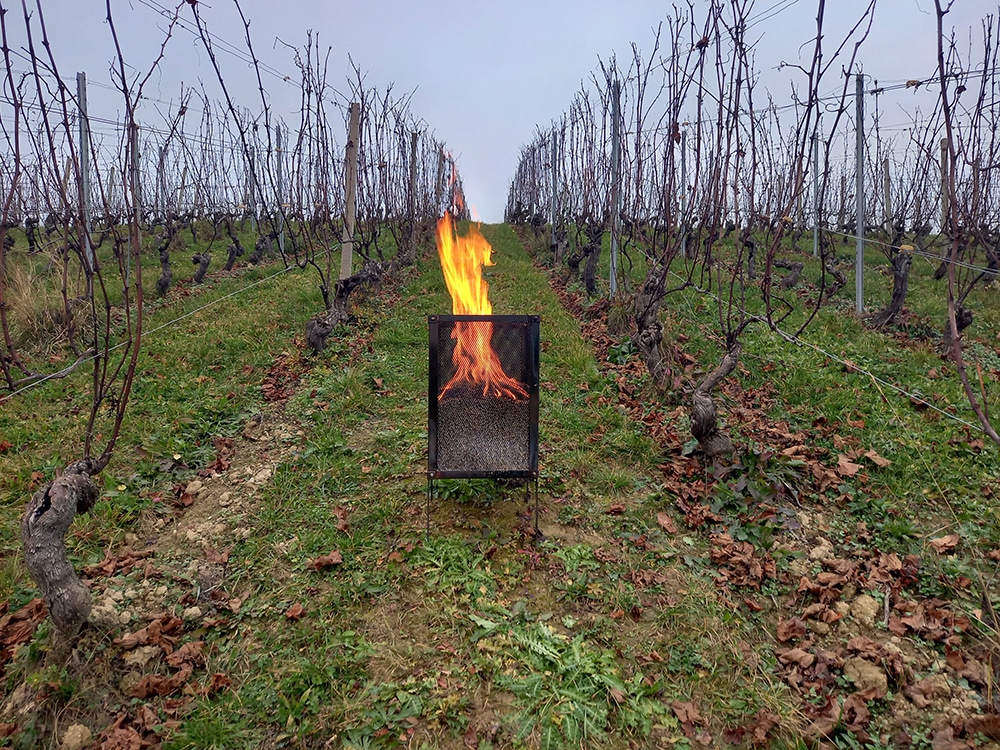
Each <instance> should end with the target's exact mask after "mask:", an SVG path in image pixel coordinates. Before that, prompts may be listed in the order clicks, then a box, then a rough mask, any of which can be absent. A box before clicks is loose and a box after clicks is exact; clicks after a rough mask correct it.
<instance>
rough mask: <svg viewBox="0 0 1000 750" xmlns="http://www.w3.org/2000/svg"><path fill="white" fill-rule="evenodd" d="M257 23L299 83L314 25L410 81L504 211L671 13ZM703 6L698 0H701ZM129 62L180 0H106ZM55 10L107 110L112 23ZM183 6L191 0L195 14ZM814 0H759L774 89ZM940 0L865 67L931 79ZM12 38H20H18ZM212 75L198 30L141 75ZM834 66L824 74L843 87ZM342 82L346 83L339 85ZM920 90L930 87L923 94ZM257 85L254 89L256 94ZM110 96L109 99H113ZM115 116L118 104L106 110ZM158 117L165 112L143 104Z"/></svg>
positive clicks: (610, 5) (383, 8)
mask: <svg viewBox="0 0 1000 750" xmlns="http://www.w3.org/2000/svg"><path fill="white" fill-rule="evenodd" d="M0 2H2V3H3V5H4V6H5V7H8V8H9V9H10V10H11V12H10V13H8V15H7V22H8V26H9V27H11V28H16V30H17V31H20V7H19V3H18V4H15V3H14V2H13V0H0ZM199 4H200V6H201V8H202V14H203V18H204V19H205V21H206V23H207V24H208V26H209V28H210V30H211V31H212V32H213V33H214V34H215V35H216V36H217V37H218V38H219V39H220V40H224V41H225V42H229V43H231V44H232V45H233V46H234V47H237V48H240V49H245V43H244V40H243V28H242V24H241V23H239V21H238V19H237V18H236V17H235V14H234V10H233V4H232V1H231V0H199ZM241 4H242V7H243V10H244V12H245V14H246V15H247V16H248V18H249V19H250V21H251V35H252V38H253V42H254V45H255V48H256V52H257V54H258V56H259V57H260V58H261V59H262V60H263V61H264V62H266V63H267V64H268V66H270V67H272V68H274V69H276V70H277V71H280V72H281V73H284V74H287V75H289V76H290V77H291V78H292V81H293V82H294V77H295V76H294V73H295V67H294V65H293V63H292V58H291V52H290V51H289V50H288V49H287V48H285V47H284V46H283V45H282V44H281V43H280V42H278V41H277V40H279V39H280V40H281V41H283V42H285V43H288V44H292V45H302V44H303V43H304V42H305V35H306V31H307V30H309V29H312V30H313V31H314V32H317V33H318V34H319V41H320V44H321V45H322V46H323V47H327V46H330V47H332V50H333V51H332V54H331V57H330V71H331V76H330V80H331V83H332V84H333V85H334V86H337V87H338V88H340V90H341V91H346V90H347V86H346V83H344V76H345V75H347V74H348V73H349V71H350V68H349V64H348V54H350V55H351V56H352V57H353V59H354V61H355V63H357V64H358V65H359V66H360V68H361V69H362V71H364V72H365V73H366V74H367V76H368V79H367V83H368V84H369V85H372V86H377V87H378V88H384V87H385V86H386V85H387V84H389V83H393V84H394V91H395V92H396V93H397V94H399V95H404V94H406V93H408V92H411V91H412V92H414V95H413V98H412V101H411V110H412V112H413V113H414V114H415V115H416V116H418V117H421V118H423V119H424V120H425V121H426V122H427V124H428V125H429V126H430V128H431V129H432V130H433V131H434V132H435V133H436V134H437V136H438V137H439V138H440V139H442V140H444V141H445V142H446V143H447V144H448V145H449V147H450V148H451V149H452V151H453V153H454V155H455V156H456V158H457V161H458V165H459V170H460V172H461V174H462V179H463V182H464V185H465V191H466V195H467V197H468V199H469V202H470V203H471V204H473V205H474V206H475V207H476V208H477V209H478V212H479V214H480V216H481V217H482V218H483V219H484V220H486V221H500V220H501V219H502V217H503V209H504V205H505V202H506V194H507V186H508V182H509V180H510V178H511V176H512V174H513V171H514V168H515V166H516V163H517V156H518V152H519V149H520V146H521V145H523V144H525V143H526V142H527V141H528V140H530V139H531V137H532V135H533V133H534V130H535V127H536V125H541V126H543V127H547V126H548V124H549V123H550V122H551V121H552V120H553V119H554V118H557V117H558V116H559V115H560V114H561V113H562V112H563V111H564V110H565V109H566V108H567V106H568V105H569V103H570V100H571V99H572V96H573V94H574V93H575V92H576V90H577V89H578V88H579V86H580V84H581V82H582V81H583V80H584V79H589V77H590V74H591V72H592V71H593V70H595V68H596V67H597V64H598V59H599V58H603V59H608V58H609V57H610V56H611V55H612V54H617V56H618V59H619V61H620V63H624V64H625V65H626V66H627V60H628V59H629V57H630V55H631V50H630V46H629V45H630V43H631V42H635V43H636V44H638V46H639V48H640V49H641V50H647V51H648V50H649V49H650V48H651V47H652V40H653V30H654V28H655V27H656V25H657V24H658V23H659V22H660V21H661V20H663V19H664V18H665V16H666V14H667V13H668V12H669V11H670V7H671V4H670V3H669V2H663V1H662V0H660V1H653V0H618V2H612V1H611V0H575V1H572V0H534V1H533V2H529V1H528V0H494V2H491V3H476V2H465V3H459V2H456V1H454V0H427V1H425V2H416V1H415V0H369V1H368V2H363V1H355V2H344V1H343V0H341V1H340V2H326V3H320V2H306V0H242V3H241ZM695 4H696V6H703V5H704V3H703V2H702V0H695ZM112 5H113V9H114V17H115V23H116V27H117V28H118V32H119V36H120V37H121V39H122V43H123V46H124V47H125V56H126V60H128V61H130V62H133V63H134V64H136V66H137V67H139V66H141V65H148V63H149V62H150V61H151V60H152V59H153V57H154V56H155V53H156V50H157V49H158V48H159V44H160V42H161V41H162V37H163V33H162V29H163V28H165V24H164V23H163V21H162V18H161V17H160V16H159V14H158V12H157V8H158V7H162V8H171V9H172V8H173V4H172V3H171V2H170V0H130V2H124V1H121V0H112ZM864 5H865V3H864V2H862V1H861V0H828V2H827V29H828V31H827V43H832V41H833V40H834V39H835V38H837V37H838V34H840V33H842V32H843V30H844V29H843V27H844V25H845V24H846V23H847V22H848V21H849V20H851V19H854V18H856V17H857V16H858V15H859V13H860V9H861V8H863V7H864ZM42 8H43V10H44V12H45V18H46V24H47V27H48V31H49V35H50V37H51V40H52V45H53V49H54V52H55V54H56V57H57V61H58V63H59V65H60V72H61V74H62V75H63V77H64V78H70V77H72V75H73V73H74V72H75V71H77V70H85V71H86V72H87V74H88V79H89V80H90V81H92V82H93V83H94V85H95V86H96V87H97V88H96V89H93V90H92V92H91V94H90V98H91V114H92V115H99V114H101V113H100V112H99V108H100V107H101V94H100V88H99V87H100V83H102V82H103V83H107V82H108V80H109V78H108V73H107V70H108V62H109V60H110V59H111V57H112V53H113V50H112V47H111V37H110V33H109V29H108V26H107V24H106V23H105V22H104V15H105V13H104V2H101V1H100V0H42ZM188 10H189V9H187V8H185V9H184V12H182V17H183V18H190V17H191V16H190V13H189V12H187V11H188ZM987 11H993V12H996V5H994V4H992V3H990V2H984V1H983V0H956V2H955V7H954V9H953V11H952V12H951V13H950V14H949V16H948V17H947V18H946V23H947V25H948V26H955V27H957V28H958V29H959V30H960V34H959V36H960V38H961V39H962V40H967V39H968V38H969V32H968V28H969V27H970V26H971V27H972V28H973V38H974V39H975V38H976V37H978V36H979V35H980V34H979V31H978V30H979V18H980V17H981V16H983V15H984V14H985V13H986V12H987ZM815 15H816V0H758V2H757V3H756V5H755V6H754V10H753V11H752V12H751V22H752V25H751V36H753V35H759V36H760V43H759V45H758V47H757V64H758V67H759V69H760V70H761V71H762V81H763V83H764V85H766V86H767V88H769V89H770V90H771V91H772V92H773V93H774V94H775V98H776V100H777V101H779V102H780V101H782V100H783V99H784V98H786V96H787V91H788V81H789V77H790V76H791V75H792V73H791V72H790V71H788V70H787V69H786V71H784V72H781V73H779V72H778V71H776V70H774V68H775V67H776V66H777V65H778V63H779V62H780V61H782V60H785V61H787V62H796V61H798V55H799V54H800V49H801V50H802V51H801V54H804V55H806V56H808V55H809V54H810V50H809V49H808V48H802V45H803V44H805V43H807V42H809V41H810V39H811V37H812V36H813V34H814V31H815ZM934 33H935V16H934V6H933V0H879V2H878V5H877V8H876V14H875V23H874V26H873V29H872V33H871V36H870V38H869V40H868V41H867V42H866V44H865V47H864V50H863V52H862V54H861V55H860V59H861V61H862V63H863V66H864V71H865V72H866V73H867V74H869V75H871V76H873V77H874V78H876V79H877V80H878V81H879V83H880V85H891V84H894V83H901V82H904V81H906V80H908V79H915V78H925V77H928V76H930V75H932V74H933V72H934V68H935V47H934V45H935V41H934V39H935V37H934ZM18 41H19V40H18V39H17V38H16V36H15V37H14V38H12V42H15V43H18ZM221 61H222V63H223V65H224V66H225V69H224V73H225V77H226V80H227V83H228V84H229V85H231V86H232V87H233V89H234V92H235V93H236V94H237V96H238V97H239V98H245V99H246V98H249V97H252V96H253V94H254V89H253V88H252V86H253V72H252V70H250V69H249V67H248V66H247V65H246V64H245V62H241V61H240V60H239V59H238V58H237V57H235V56H230V55H222V56H221ZM198 79H202V80H204V81H205V85H206V89H207V90H208V91H209V93H210V94H211V93H214V92H216V90H217V89H216V87H215V86H213V85H212V84H213V81H214V74H213V73H212V72H211V70H210V68H209V67H208V64H207V59H206V57H205V54H204V51H203V50H201V49H200V44H199V43H196V41H195V40H194V38H193V37H192V35H191V34H189V33H186V32H185V31H183V30H179V31H177V32H176V33H175V37H174V39H173V40H172V41H171V43H170V46H169V48H168V50H167V54H166V58H165V64H164V66H163V70H162V72H160V73H159V74H158V75H157V77H156V79H155V80H154V82H153V85H152V86H151V87H150V88H148V89H147V91H148V94H149V96H150V97H151V99H152V101H150V102H148V103H147V105H148V106H149V107H155V106H159V107H160V109H163V105H162V104H160V105H158V104H157V102H156V101H155V100H156V99H160V100H163V101H164V102H166V101H170V100H171V99H173V100H175V101H176V98H177V94H178V90H179V82H180V81H183V82H184V83H185V84H189V85H190V84H196V83H197V82H198ZM264 82H265V85H266V86H267V87H268V91H269V94H270V96H271V100H272V101H271V103H272V107H273V109H274V111H275V112H276V113H278V114H280V115H281V116H283V117H284V118H285V119H286V120H287V121H288V122H289V123H294V122H296V120H297V117H296V115H295V112H294V110H295V108H296V106H297V102H298V89H297V87H296V86H295V85H294V84H290V83H288V82H285V81H283V80H281V79H280V78H276V77H270V76H269V77H266V78H265V81H264ZM836 83H837V77H836V75H834V76H832V77H831V79H830V88H831V89H832V88H834V87H836ZM339 84H343V85H342V86H339ZM921 96H924V97H926V96H927V95H926V94H924V93H921V92H913V91H910V90H903V91H899V92H894V93H893V95H892V96H886V97H885V98H884V101H883V107H884V110H883V123H884V124H886V125H889V124H895V125H905V124H906V123H907V115H906V111H907V108H909V107H910V106H912V105H913V104H914V103H915V102H916V101H918V99H919V97H921ZM925 102H926V99H925ZM254 103H255V102H254V100H253V99H249V100H248V101H247V104H248V106H251V107H252V106H253V104H254ZM109 106H112V105H109ZM104 116H109V117H114V113H104ZM144 117H148V118H149V119H150V120H151V121H153V122H157V124H161V123H162V121H161V120H159V117H158V115H157V114H156V112H155V111H153V110H152V109H150V110H148V115H144Z"/></svg>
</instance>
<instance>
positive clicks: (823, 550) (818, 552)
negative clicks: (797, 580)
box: [809, 537, 837, 562]
mask: <svg viewBox="0 0 1000 750" xmlns="http://www.w3.org/2000/svg"><path fill="white" fill-rule="evenodd" d="M836 556H837V553H836V551H835V550H834V549H833V544H832V543H831V542H830V540H829V539H826V538H825V537H820V538H819V541H818V543H817V544H816V546H815V547H813V548H812V549H811V550H809V559H810V560H816V561H818V562H822V561H823V560H832V559H833V558H835V557H836Z"/></svg>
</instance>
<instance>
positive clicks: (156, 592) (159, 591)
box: [153, 586, 169, 599]
mask: <svg viewBox="0 0 1000 750" xmlns="http://www.w3.org/2000/svg"><path fill="white" fill-rule="evenodd" d="M167 591H169V589H168V588H167V587H166V586H157V587H156V588H155V589H153V596H156V597H159V598H160V599H162V598H163V597H165V596H166V595H167Z"/></svg>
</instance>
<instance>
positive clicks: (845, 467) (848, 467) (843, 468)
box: [837, 453, 861, 477]
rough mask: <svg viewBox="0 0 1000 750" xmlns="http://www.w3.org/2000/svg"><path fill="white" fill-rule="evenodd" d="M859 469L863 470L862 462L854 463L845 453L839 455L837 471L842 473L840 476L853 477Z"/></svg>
mask: <svg viewBox="0 0 1000 750" xmlns="http://www.w3.org/2000/svg"><path fill="white" fill-rule="evenodd" d="M859 471H861V466H860V464H856V463H854V462H853V461H851V460H850V459H849V458H848V457H847V456H845V455H844V454H843V453H841V454H840V455H839V456H837V473H838V474H840V476H842V477H853V476H854V475H855V474H857V473H858V472H859Z"/></svg>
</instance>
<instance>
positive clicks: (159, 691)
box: [129, 668, 191, 698]
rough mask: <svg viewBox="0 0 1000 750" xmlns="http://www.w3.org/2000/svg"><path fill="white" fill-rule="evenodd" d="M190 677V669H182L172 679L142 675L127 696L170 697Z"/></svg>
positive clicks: (156, 675) (154, 675) (155, 675)
mask: <svg viewBox="0 0 1000 750" xmlns="http://www.w3.org/2000/svg"><path fill="white" fill-rule="evenodd" d="M190 676H191V669H190V668H186V669H182V670H181V671H180V672H178V673H177V674H175V675H174V676H173V677H164V676H163V675H160V674H147V675H143V676H142V679H140V680H139V683H138V684H137V685H136V686H135V687H134V688H132V690H131V692H130V693H129V695H131V696H132V697H133V698H148V697H149V696H151V695H160V696H165V695H172V694H173V693H176V692H177V691H178V690H180V689H181V688H182V687H183V686H184V683H185V682H187V681H188V678H189V677H190Z"/></svg>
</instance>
